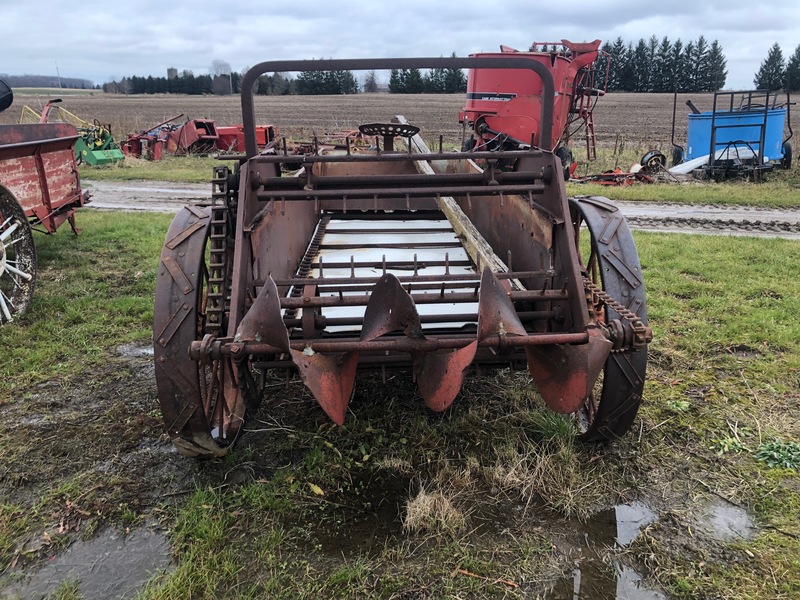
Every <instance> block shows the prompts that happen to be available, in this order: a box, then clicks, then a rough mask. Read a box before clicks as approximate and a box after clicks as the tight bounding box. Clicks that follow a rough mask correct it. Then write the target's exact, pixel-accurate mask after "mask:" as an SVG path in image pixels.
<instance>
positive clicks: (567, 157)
mask: <svg viewBox="0 0 800 600" xmlns="http://www.w3.org/2000/svg"><path fill="white" fill-rule="evenodd" d="M555 154H556V156H557V157H558V158H559V159H560V160H561V166H562V167H563V169H564V181H569V169H570V167H571V166H572V163H573V162H575V157H574V156H573V154H572V150H571V149H570V148H569V146H560V147H559V148H558V149H556V152H555Z"/></svg>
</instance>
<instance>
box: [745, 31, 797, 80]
mask: <svg viewBox="0 0 800 600" xmlns="http://www.w3.org/2000/svg"><path fill="white" fill-rule="evenodd" d="M753 85H755V86H756V87H757V88H758V89H760V90H771V91H774V90H780V89H783V90H784V91H787V92H798V91H800V45H798V46H797V48H795V49H794V54H792V55H791V56H790V57H789V61H788V62H787V61H785V60H784V58H783V50H781V47H780V44H778V43H777V42H776V43H774V44H773V45H772V47H771V48H770V49H769V52H767V57H766V58H765V59H764V60H763V61H761V66H759V68H758V71H756V74H755V75H754V76H753Z"/></svg>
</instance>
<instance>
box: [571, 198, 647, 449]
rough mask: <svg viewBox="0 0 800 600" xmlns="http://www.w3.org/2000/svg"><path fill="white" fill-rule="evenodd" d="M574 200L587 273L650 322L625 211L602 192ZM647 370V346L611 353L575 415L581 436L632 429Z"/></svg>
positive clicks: (606, 318)
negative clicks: (590, 392) (592, 389)
mask: <svg viewBox="0 0 800 600" xmlns="http://www.w3.org/2000/svg"><path fill="white" fill-rule="evenodd" d="M569 206H570V213H571V216H572V223H573V226H574V228H575V239H576V244H577V250H578V256H579V257H580V260H581V269H582V270H583V272H584V276H585V277H586V278H587V279H588V280H589V281H590V282H592V283H593V284H594V285H596V286H598V287H600V288H601V289H602V290H603V291H604V292H606V293H607V294H609V295H610V296H611V297H612V298H614V299H615V300H616V301H617V302H619V303H620V304H622V305H623V306H624V307H625V308H627V309H628V310H629V311H631V312H633V313H635V314H636V315H637V316H638V317H639V318H640V319H641V320H642V322H643V324H644V325H647V305H646V302H645V294H644V282H643V279H642V268H641V265H640V263H639V254H638V252H637V250H636V245H635V244H634V242H633V236H632V235H631V231H630V228H629V227H628V223H627V221H626V220H625V217H624V216H623V215H622V212H621V211H620V210H619V209H618V208H617V206H616V205H615V204H614V203H613V202H611V201H610V200H609V199H608V198H603V197H600V196H591V197H578V198H570V199H569ZM587 234H588V239H587ZM596 314H598V315H599V318H600V319H602V321H603V322H604V323H608V322H610V321H612V320H615V319H620V315H619V314H618V313H617V312H616V311H615V310H614V308H613V307H611V306H609V305H608V304H603V305H602V306H598V307H596ZM646 370H647V347H646V346H644V347H642V348H639V349H636V350H627V351H612V352H611V354H609V356H608V359H607V360H606V363H605V366H604V368H603V372H602V373H601V374H600V377H598V381H597V383H596V384H595V386H594V391H593V392H592V394H590V396H589V397H588V398H587V399H586V401H585V403H584V406H583V408H582V409H581V410H580V411H579V412H578V413H577V414H576V415H575V416H576V420H577V424H578V428H579V430H580V432H581V436H580V437H581V439H583V440H585V441H604V440H612V439H616V438H618V437H620V436H622V435H623V434H624V433H625V432H626V431H628V429H630V427H631V425H632V424H633V420H634V418H635V417H636V413H637V412H638V410H639V405H640V404H641V402H642V391H643V389H644V380H645V372H646Z"/></svg>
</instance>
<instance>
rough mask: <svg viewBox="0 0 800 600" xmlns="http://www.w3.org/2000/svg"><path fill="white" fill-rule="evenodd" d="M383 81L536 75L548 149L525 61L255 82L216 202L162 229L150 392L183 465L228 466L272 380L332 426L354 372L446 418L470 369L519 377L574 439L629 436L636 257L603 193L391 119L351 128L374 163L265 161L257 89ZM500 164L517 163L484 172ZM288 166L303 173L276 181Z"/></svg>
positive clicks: (639, 327)
mask: <svg viewBox="0 0 800 600" xmlns="http://www.w3.org/2000/svg"><path fill="white" fill-rule="evenodd" d="M393 68H397V69H414V68H419V69H424V68H455V69H465V68H466V69H516V70H517V71H518V72H519V71H526V72H529V73H530V74H531V76H536V77H538V78H539V79H540V80H541V85H542V89H543V94H542V104H541V108H540V113H539V122H540V127H541V132H542V139H545V140H550V139H552V138H551V133H552V127H553V110H554V97H555V94H554V85H553V76H552V73H551V71H550V70H549V69H548V68H547V67H546V66H545V65H544V64H543V63H541V62H539V61H535V60H530V59H527V58H524V57H519V58H517V57H512V58H502V59H499V58H417V59H370V60H325V61H279V62H265V63H261V64H259V65H257V66H255V67H253V68H252V69H251V70H250V71H248V73H247V74H246V75H245V77H244V81H243V83H242V90H245V91H244V92H243V93H242V113H243V123H244V127H245V144H246V156H245V157H244V158H243V159H242V160H241V162H240V163H239V164H238V166H237V167H236V168H235V169H234V170H233V171H232V172H231V171H229V169H228V168H227V167H218V168H216V169H215V171H214V179H213V184H212V185H213V202H212V205H211V207H205V208H204V207H199V206H189V207H186V208H184V209H182V211H181V212H180V213H179V214H178V215H177V216H176V217H175V219H174V221H173V223H172V225H171V226H170V228H169V231H168V233H167V236H166V240H165V243H164V247H163V250H162V254H161V259H160V266H159V270H158V282H157V287H156V297H155V310H154V345H155V369H156V381H157V386H158V397H159V402H160V404H161V409H162V413H163V418H164V425H165V428H166V431H167V432H168V433H169V435H170V437H171V439H172V441H173V443H174V445H175V447H176V448H177V449H178V450H179V451H180V452H181V453H183V454H186V455H190V456H208V455H212V456H218V455H222V454H224V453H225V452H226V451H227V448H228V447H230V445H231V444H232V443H234V442H235V440H236V439H237V436H238V435H239V433H240V431H241V430H242V425H243V423H244V422H245V420H246V418H247V416H248V415H249V414H252V413H253V412H254V411H256V410H257V409H258V407H259V404H260V403H261V402H262V400H264V398H262V396H263V395H264V377H263V374H264V373H265V372H266V371H267V370H276V371H285V372H287V374H289V373H299V375H300V377H302V379H303V381H304V382H305V384H306V386H307V387H308V388H309V390H310V391H311V393H312V394H313V396H314V398H315V399H316V401H317V402H318V404H319V406H320V407H321V409H322V410H323V411H324V412H325V413H327V415H328V416H329V417H330V418H331V419H332V420H333V421H334V422H336V423H339V424H341V423H343V422H344V420H345V417H346V413H347V411H348V407H349V403H350V399H351V396H352V395H353V390H354V385H355V383H356V379H357V378H358V374H359V373H360V372H361V371H363V370H367V369H377V370H379V371H382V372H386V371H387V370H390V369H392V370H402V371H406V372H408V373H409V375H408V376H409V377H412V376H413V377H414V379H415V380H416V382H417V384H418V388H419V394H420V396H421V399H422V400H423V401H424V402H425V404H426V405H427V406H428V407H429V408H430V409H431V410H433V411H443V410H446V409H447V408H448V407H449V406H450V405H451V403H452V402H453V401H454V400H455V398H456V397H457V395H458V393H459V391H460V389H461V385H462V382H463V379H464V377H465V374H466V373H467V371H468V370H469V369H470V367H471V366H473V365H474V366H480V367H481V369H484V368H491V367H507V366H508V365H526V366H527V368H528V370H529V372H530V375H531V379H532V381H533V384H534V386H535V388H536V389H537V390H538V392H539V394H540V395H541V397H542V399H543V400H544V402H545V403H546V404H547V405H548V406H549V407H550V408H552V409H553V410H555V411H557V412H559V413H564V414H572V415H574V416H575V419H576V423H577V425H578V430H579V431H580V435H581V437H582V439H584V440H608V439H613V438H615V437H617V436H620V435H622V434H624V433H625V432H626V431H627V430H628V428H629V427H630V426H631V424H632V422H633V419H634V417H635V415H636V412H637V410H638V407H639V404H640V402H641V398H642V390H643V386H644V378H645V369H646V361H647V344H648V342H649V341H650V339H651V337H652V334H651V332H650V329H649V328H648V326H647V315H646V307H645V294H644V284H643V278H642V269H641V266H640V264H639V259H638V255H637V252H636V248H635V246H634V243H633V239H632V237H631V233H630V230H629V228H628V225H627V223H626V221H625V218H624V216H623V215H622V213H621V212H620V211H619V210H618V209H617V207H616V206H614V204H613V203H612V202H610V201H609V200H608V199H606V198H601V197H587V198H575V199H568V198H567V195H566V192H565V188H564V182H563V179H562V177H561V166H560V162H559V159H558V158H557V157H556V156H555V155H554V154H553V153H552V152H551V151H550V148H546V149H541V148H537V147H533V148H530V149H525V150H511V151H506V150H501V151H498V152H482V151H477V152H472V153H468V154H467V153H461V152H448V151H444V150H443V148H442V145H441V141H440V143H439V148H438V150H434V151H431V150H429V149H428V148H427V146H426V145H425V143H424V141H423V140H422V138H421V137H420V135H419V130H418V128H416V127H414V126H413V125H410V124H408V123H407V122H405V120H404V119H401V118H398V119H395V121H394V122H387V123H373V124H365V125H362V126H361V127H360V128H359V129H360V131H361V132H362V134H364V135H366V136H370V137H373V138H374V139H375V144H374V147H373V148H370V149H364V148H363V147H353V146H352V145H350V144H346V145H345V147H344V148H340V149H330V150H320V151H318V152H315V153H313V154H309V155H306V156H296V155H289V154H288V153H286V152H282V151H280V150H276V149H273V150H271V151H269V152H265V153H258V151H257V145H256V137H255V123H256V119H255V111H254V102H253V96H252V93H251V92H250V90H252V89H253V83H254V82H255V81H256V79H257V78H258V77H259V76H260V75H261V74H263V73H266V72H283V71H314V70H316V71H327V70H372V69H393ZM440 139H441V138H440ZM473 158H474V159H484V160H486V161H487V163H486V164H487V166H486V169H481V168H480V167H478V165H477V164H476V163H475V162H473V160H472V159H473ZM499 160H503V161H507V162H508V163H509V164H512V165H513V169H512V170H511V171H503V170H500V169H497V168H495V167H496V161H499ZM285 163H301V165H302V168H301V169H300V170H299V171H297V172H296V173H295V174H294V175H292V176H285V175H284V174H283V172H282V169H281V166H282V165H283V164H285ZM367 401H368V400H367V399H363V398H359V399H357V402H354V403H353V404H354V405H353V406H352V407H351V410H355V411H357V410H358V405H359V404H360V403H361V402H367Z"/></svg>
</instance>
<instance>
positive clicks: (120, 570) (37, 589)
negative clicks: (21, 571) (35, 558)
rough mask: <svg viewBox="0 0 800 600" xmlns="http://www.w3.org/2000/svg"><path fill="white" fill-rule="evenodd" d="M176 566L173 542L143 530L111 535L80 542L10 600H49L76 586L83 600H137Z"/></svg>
mask: <svg viewBox="0 0 800 600" xmlns="http://www.w3.org/2000/svg"><path fill="white" fill-rule="evenodd" d="M170 564H171V559H170V552H169V544H168V542H167V538H166V537H165V536H164V535H163V534H162V533H159V532H157V531H152V530H149V529H144V528H143V529H138V530H136V531H134V532H133V533H131V534H130V535H125V534H123V533H121V532H120V531H119V530H115V529H110V530H108V531H106V532H104V533H103V534H102V535H100V536H98V537H96V538H94V539H92V540H89V541H88V542H83V541H76V542H74V543H73V544H72V545H71V546H70V547H69V548H68V549H67V550H66V551H65V552H63V553H61V554H59V555H58V556H56V557H55V558H54V559H52V560H51V561H50V562H49V563H47V564H46V565H45V566H44V567H42V568H41V569H39V571H37V572H36V573H33V574H32V575H31V577H30V578H29V579H28V580H27V581H26V582H25V583H24V584H23V585H19V586H16V587H14V588H11V589H10V590H7V591H6V592H5V593H4V594H3V597H4V598H9V599H10V598H47V597H50V596H51V595H52V594H54V592H55V591H56V590H57V589H58V588H59V586H60V585H62V584H63V583H66V582H76V583H77V584H78V592H79V594H80V597H83V598H87V599H88V598H104V599H108V600H112V599H114V600H116V599H120V598H133V597H135V596H136V593H137V592H138V591H139V589H140V588H141V587H142V586H143V585H144V584H145V583H146V582H147V580H148V579H150V578H151V577H152V576H153V575H155V574H156V573H158V572H160V571H164V570H166V569H169V567H170Z"/></svg>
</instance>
